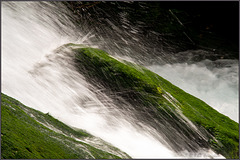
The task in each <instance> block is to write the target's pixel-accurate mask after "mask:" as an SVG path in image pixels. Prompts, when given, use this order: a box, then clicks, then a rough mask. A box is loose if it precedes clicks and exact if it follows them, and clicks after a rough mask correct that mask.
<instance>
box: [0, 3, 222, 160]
mask: <svg viewBox="0 0 240 160" xmlns="http://www.w3.org/2000/svg"><path fill="white" fill-rule="evenodd" d="M2 10H3V12H2V33H3V34H2V92H4V93H6V94H8V95H10V96H12V97H14V98H16V99H18V100H19V101H21V102H23V103H24V104H25V105H28V106H30V107H33V108H35V109H37V110H40V111H42V112H45V113H47V112H49V113H50V114H51V115H53V116H54V117H56V118H57V119H59V120H61V121H63V122H64V123H66V124H68V125H71V126H73V127H77V128H81V129H85V130H87V131H88V132H90V133H91V134H93V135H95V136H98V137H101V138H102V139H103V140H106V141H108V142H110V143H111V144H113V145H114V146H116V147H118V148H120V149H121V150H123V151H125V152H126V153H128V154H129V155H130V156H132V157H133V158H176V157H178V158H179V157H184V156H187V157H191V155H190V153H189V152H187V153H189V154H188V155H186V154H185V155H184V154H178V153H175V152H174V151H173V150H172V149H171V147H170V146H168V145H167V142H166V141H165V140H164V139H163V138H162V137H161V135H158V133H157V132H156V130H155V129H154V128H151V127H149V126H146V125H144V124H140V125H135V123H134V122H135V121H134V118H132V117H131V116H132V115H131V113H126V112H122V111H121V110H118V109H117V107H115V104H114V103H113V102H112V100H111V98H109V97H108V96H106V95H105V94H104V93H103V92H101V91H99V93H98V92H97V91H96V88H95V86H92V85H91V84H89V83H88V82H87V81H86V80H85V78H84V77H83V76H82V75H81V74H80V73H79V72H78V71H76V69H75V68H74V64H73V61H72V55H71V53H70V52H68V50H64V52H60V51H59V50H55V51H53V50H54V49H56V48H57V47H59V46H61V45H63V44H65V43H69V42H73V43H79V42H81V43H85V44H89V45H91V46H92V44H93V45H97V46H99V45H101V44H99V43H96V44H94V42H96V41H97V40H98V38H99V35H98V34H95V33H93V31H91V30H90V31H89V30H85V31H83V30H80V29H79V28H78V27H76V26H75V24H74V21H73V19H71V18H72V17H73V16H72V15H71V14H70V13H69V12H68V11H67V8H65V7H64V6H63V5H61V3H57V2H3V3H2ZM122 16H124V15H122ZM123 20H124V22H125V26H124V27H126V26H128V27H129V26H130V25H129V24H128V22H127V21H126V19H123ZM108 23H109V24H110V26H112V27H113V28H114V29H116V30H118V32H117V34H120V33H121V30H120V29H119V28H118V26H116V25H114V24H113V23H112V22H111V21H108ZM83 24H85V23H83ZM95 27H96V26H95ZM84 28H87V26H85V27H84V26H82V29H84ZM132 30H133V32H132V33H131V34H129V33H127V36H125V37H122V40H123V41H124V44H127V45H128V44H129V43H130V42H131V41H129V40H127V38H128V37H131V36H132V35H134V34H137V33H138V32H137V29H135V28H134V27H132ZM119 32H120V33H119ZM124 33H126V30H125V31H124ZM121 34H123V33H121ZM97 36H98V38H96V37H97ZM120 37H121V36H120ZM132 37H133V38H134V39H133V40H134V41H136V42H137V41H139V38H137V36H136V37H134V36H132ZM101 38H103V37H101V36H100V39H101ZM90 39H91V41H90ZM94 39H95V41H94ZM103 39H104V38H103ZM131 40H132V39H131ZM103 42H104V44H105V45H107V44H108V43H110V42H109V41H103ZM131 43H132V42H131ZM132 44H134V43H132ZM115 45H116V46H117V47H121V44H119V43H117V42H116V43H115ZM138 47H139V46H137V47H133V48H130V49H129V48H128V49H127V50H125V51H126V52H128V53H130V52H131V51H133V50H134V49H136V48H138ZM111 49H113V50H112V52H111V53H117V50H115V49H116V48H111V47H110V48H108V50H111ZM141 50H142V51H144V52H145V51H147V49H146V48H141ZM133 53H135V52H133ZM137 58H139V57H137ZM96 85H97V84H96ZM139 123H140V122H139ZM139 126H140V127H139ZM153 135H155V136H153ZM156 135H157V136H158V137H159V138H158V139H156V138H155V137H156ZM159 139H161V141H160V140H159ZM184 153H185V152H184ZM202 156H203V157H208V158H211V156H213V157H219V156H220V155H217V154H215V153H213V152H212V153H209V152H206V151H203V154H202V155H201V157H202ZM220 157H221V156H220Z"/></svg>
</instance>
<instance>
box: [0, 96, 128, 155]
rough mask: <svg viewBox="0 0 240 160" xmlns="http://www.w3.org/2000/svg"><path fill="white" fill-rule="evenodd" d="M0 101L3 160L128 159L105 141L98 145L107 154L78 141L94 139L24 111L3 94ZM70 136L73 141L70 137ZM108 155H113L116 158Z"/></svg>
mask: <svg viewBox="0 0 240 160" xmlns="http://www.w3.org/2000/svg"><path fill="white" fill-rule="evenodd" d="M1 101H2V102H1V116H2V123H1V124H2V126H1V139H2V141H1V151H2V154H1V158H3V159H119V158H130V157H129V156H128V155H127V154H125V153H123V152H121V151H120V150H119V149H117V148H114V147H112V146H110V145H109V144H107V143H106V142H102V143H103V145H105V146H107V147H108V148H109V151H103V150H101V149H98V148H96V147H93V146H91V145H89V144H87V143H84V142H81V140H82V141H84V139H85V138H88V139H91V138H94V137H93V136H92V135H90V134H88V133H86V132H85V131H82V130H74V129H72V128H70V127H68V126H67V125H65V124H63V123H62V122H60V121H58V120H56V119H54V118H53V117H52V116H50V115H49V114H44V113H41V112H39V111H36V110H34V109H31V108H28V107H26V106H24V105H23V104H21V103H20V102H19V101H17V100H15V99H13V98H11V97H9V96H7V95H5V94H3V93H2V94H1ZM55 131H56V132H55ZM70 135H71V137H72V136H73V137H75V138H71V137H70ZM76 139H79V140H80V141H77V140H76ZM94 139H96V137H95V138H94ZM110 152H111V153H117V155H118V156H117V155H114V154H111V153H110Z"/></svg>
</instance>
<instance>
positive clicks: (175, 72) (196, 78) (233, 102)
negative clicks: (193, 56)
mask: <svg viewBox="0 0 240 160" xmlns="http://www.w3.org/2000/svg"><path fill="white" fill-rule="evenodd" d="M148 68H149V69H150V70H152V71H153V72H155V73H157V74H159V75H160V76H162V77H164V78H166V79H167V80H169V81H170V82H171V83H173V84H174V85H176V86H178V87H180V88H181V89H183V90H184V91H186V92H188V93H190V94H192V95H194V96H196V97H198V98H200V99H201V100H203V101H204V102H206V103H208V104H209V105H210V106H212V107H213V108H214V109H216V110H217V111H219V112H220V113H222V114H224V115H226V116H228V117H229V118H231V119H233V120H234V121H236V122H238V121H239V119H238V113H239V111H238V61H237V60H217V61H210V60H204V61H202V62H198V63H196V64H187V63H175V64H166V65H153V66H148Z"/></svg>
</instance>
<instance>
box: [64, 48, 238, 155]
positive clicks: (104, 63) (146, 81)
mask: <svg viewBox="0 0 240 160" xmlns="http://www.w3.org/2000/svg"><path fill="white" fill-rule="evenodd" d="M68 46H71V45H68ZM73 51H74V52H75V53H76V57H75V58H76V62H77V67H78V68H79V70H80V71H81V73H84V74H85V76H86V77H88V78H89V79H96V82H98V83H100V84H102V85H103V86H104V87H106V88H110V89H111V91H112V92H115V93H119V92H120V94H119V95H120V96H122V97H123V98H125V100H128V101H130V102H133V101H134V100H135V101H134V103H135V102H137V103H142V105H143V106H145V107H152V106H154V107H155V108H156V110H157V112H159V113H161V112H162V113H167V114H161V115H163V116H165V119H166V118H168V119H167V120H168V121H171V122H172V124H173V125H176V126H177V125H182V124H180V123H179V122H178V121H180V119H179V115H177V113H176V112H175V111H176V110H180V111H181V112H182V113H183V115H184V116H186V117H187V118H188V119H189V120H190V121H191V122H192V123H193V124H194V125H196V126H197V127H198V128H199V129H201V128H202V129H204V130H205V131H207V133H208V134H207V135H208V136H207V138H208V140H207V143H208V145H209V146H210V147H211V148H212V149H213V150H215V151H216V152H217V153H220V154H222V155H223V156H225V157H226V158H239V150H238V146H239V133H238V131H239V128H238V123H236V122H234V121H233V120H231V119H230V118H228V117H227V116H224V115H223V114H221V113H219V112H217V111H216V110H214V109H213V108H212V107H210V106H209V105H207V104H206V103H205V102H203V101H202V100H200V99H198V98H196V97H194V96H192V95H190V94H188V93H186V92H184V91H183V90H181V89H180V88H178V87H176V86H174V85H173V84H171V83H170V82H168V81H167V80H166V79H164V78H162V77H161V76H159V75H157V74H155V73H153V72H151V71H150V70H148V69H146V68H144V67H142V66H139V65H136V64H132V63H130V62H126V61H123V62H120V61H118V60H116V59H114V58H113V57H111V56H109V55H108V53H106V52H104V51H102V50H99V49H94V48H76V45H75V47H74V48H73ZM123 91H125V92H123ZM169 94H170V95H171V96H172V97H174V98H175V99H176V101H177V102H175V103H176V104H177V106H178V107H179V108H177V107H176V105H174V104H172V103H171V102H169V100H167V99H166V96H167V95H169ZM183 132H185V133H184V134H186V135H187V134H188V131H183ZM187 136H188V135H187Z"/></svg>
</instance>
